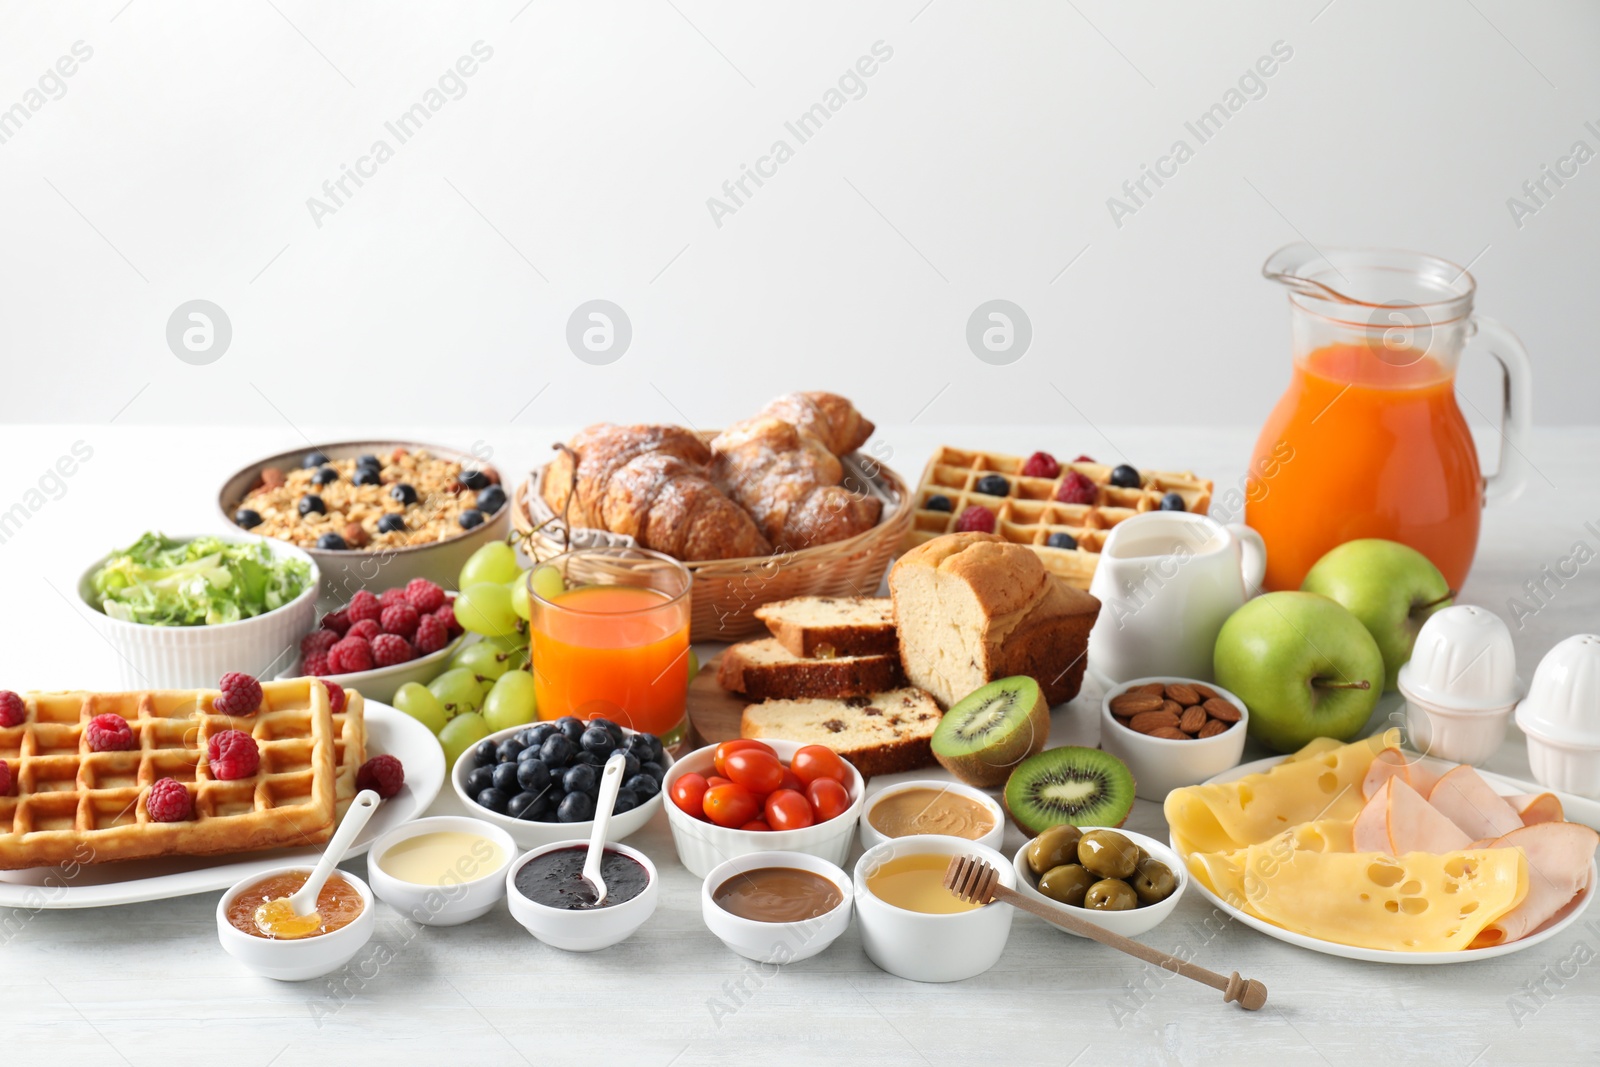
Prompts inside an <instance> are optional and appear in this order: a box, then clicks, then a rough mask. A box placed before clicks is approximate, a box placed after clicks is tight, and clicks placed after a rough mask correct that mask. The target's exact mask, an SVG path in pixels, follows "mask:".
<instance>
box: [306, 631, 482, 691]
mask: <svg viewBox="0 0 1600 1067" xmlns="http://www.w3.org/2000/svg"><path fill="white" fill-rule="evenodd" d="M466 639H467V635H466V634H464V633H463V634H457V635H456V636H455V638H454V639H453V640H452V641H451V642H450V643H449V644H448V645H445V646H444V647H443V648H441V649H440V650H439V651H437V652H430V653H428V654H427V655H426V656H418V657H417V658H416V659H413V660H407V661H406V662H404V663H396V664H395V665H394V666H393V667H374V668H373V669H372V670H370V671H351V672H350V673H349V674H327V675H323V677H324V678H325V679H327V680H328V681H330V682H334V683H337V684H338V685H339V686H340V687H341V688H343V689H354V690H355V691H356V692H358V693H360V694H361V695H362V696H364V697H366V698H367V699H368V700H376V701H377V702H378V703H380V704H393V703H394V695H395V694H396V693H398V692H399V691H400V687H401V686H403V685H405V684H406V683H407V682H420V683H421V684H423V685H427V684H428V683H429V682H431V681H433V680H434V679H435V678H437V677H439V675H440V674H442V673H444V669H445V665H446V664H447V663H448V662H449V660H450V657H451V656H454V655H455V654H456V653H457V652H459V651H461V645H462V643H463V642H465V641H466ZM300 665H301V664H300V658H299V657H298V656H296V657H295V661H294V662H293V663H292V664H290V665H289V666H288V668H287V669H285V670H284V671H283V673H282V674H280V675H278V677H279V678H298V677H300Z"/></svg>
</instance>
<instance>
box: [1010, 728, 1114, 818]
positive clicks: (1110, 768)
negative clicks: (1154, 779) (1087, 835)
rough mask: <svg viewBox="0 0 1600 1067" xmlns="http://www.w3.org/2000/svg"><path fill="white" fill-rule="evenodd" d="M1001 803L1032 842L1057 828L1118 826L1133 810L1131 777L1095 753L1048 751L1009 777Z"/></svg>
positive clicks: (1105, 754) (1070, 749)
mask: <svg viewBox="0 0 1600 1067" xmlns="http://www.w3.org/2000/svg"><path fill="white" fill-rule="evenodd" d="M1004 799H1005V805H1006V811H1007V812H1009V813H1010V815H1011V818H1012V821H1014V822H1015V823H1016V824H1017V825H1018V826H1020V827H1022V830H1023V832H1024V833H1027V834H1030V835H1034V836H1037V835H1038V834H1041V833H1043V832H1044V831H1045V830H1048V829H1049V828H1050V827H1052V826H1059V825H1060V824H1061V823H1071V824H1072V825H1074V826H1121V825H1122V824H1123V822H1124V821H1126V820H1127V818H1128V813H1129V812H1130V811H1132V810H1133V775H1132V774H1131V773H1129V771H1128V765H1127V764H1125V763H1123V762H1122V761H1121V760H1119V759H1118V758H1117V757H1115V756H1113V755H1112V754H1111V753H1109V752H1102V751H1100V750H1099V749H1098V748H1075V747H1068V748H1052V749H1049V750H1047V751H1045V752H1041V753H1039V754H1038V755H1036V756H1030V757H1028V758H1027V759H1025V760H1023V761H1022V763H1021V765H1019V766H1018V767H1017V769H1016V770H1014V771H1012V772H1011V778H1010V779H1009V780H1008V781H1007V782H1006V790H1005V797H1004Z"/></svg>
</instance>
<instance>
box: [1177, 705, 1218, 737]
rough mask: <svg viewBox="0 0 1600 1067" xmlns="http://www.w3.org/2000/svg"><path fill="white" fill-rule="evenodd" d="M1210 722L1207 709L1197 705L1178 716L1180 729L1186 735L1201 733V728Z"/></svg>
mask: <svg viewBox="0 0 1600 1067" xmlns="http://www.w3.org/2000/svg"><path fill="white" fill-rule="evenodd" d="M1209 721H1210V716H1208V715H1207V714H1206V709H1205V708H1202V707H1200V706H1199V705H1195V706H1193V707H1187V708H1184V709H1183V714H1182V715H1179V716H1178V729H1180V730H1182V731H1183V732H1184V733H1186V734H1194V733H1199V732H1200V728H1201V727H1202V726H1204V725H1205V724H1206V723H1207V722H1209Z"/></svg>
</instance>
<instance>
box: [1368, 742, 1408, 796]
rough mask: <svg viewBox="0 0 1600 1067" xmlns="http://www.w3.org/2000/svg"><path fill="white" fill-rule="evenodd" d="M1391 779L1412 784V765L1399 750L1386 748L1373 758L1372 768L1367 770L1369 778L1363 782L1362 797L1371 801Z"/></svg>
mask: <svg viewBox="0 0 1600 1067" xmlns="http://www.w3.org/2000/svg"><path fill="white" fill-rule="evenodd" d="M1391 778H1399V779H1401V780H1402V781H1404V782H1405V783H1406V784H1407V785H1410V784H1411V765H1410V763H1409V762H1408V761H1407V760H1406V757H1405V754H1404V753H1403V752H1401V751H1400V750H1399V749H1398V748H1386V749H1384V750H1383V751H1382V752H1380V753H1378V754H1377V755H1376V756H1374V757H1373V759H1372V766H1371V767H1369V768H1367V776H1366V778H1364V779H1362V782H1361V795H1362V796H1364V797H1366V798H1367V799H1368V800H1371V799H1372V798H1373V796H1374V795H1375V794H1376V793H1377V792H1378V790H1380V789H1382V788H1383V783H1384V782H1387V781H1388V780H1389V779H1391Z"/></svg>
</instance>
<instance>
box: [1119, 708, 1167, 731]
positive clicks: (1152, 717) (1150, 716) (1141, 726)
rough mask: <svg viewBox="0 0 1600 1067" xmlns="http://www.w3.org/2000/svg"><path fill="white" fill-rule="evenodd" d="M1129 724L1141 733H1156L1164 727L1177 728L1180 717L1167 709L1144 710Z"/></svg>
mask: <svg viewBox="0 0 1600 1067" xmlns="http://www.w3.org/2000/svg"><path fill="white" fill-rule="evenodd" d="M1128 726H1129V727H1130V728H1132V729H1133V730H1135V731H1137V732H1138V733H1141V734H1154V733H1155V732H1156V731H1157V730H1160V729H1162V728H1164V727H1170V728H1172V729H1177V727H1178V717H1177V716H1176V715H1174V714H1172V713H1171V712H1167V711H1143V712H1140V713H1139V714H1138V715H1135V716H1134V717H1133V721H1132V722H1130V723H1129V724H1128Z"/></svg>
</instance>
